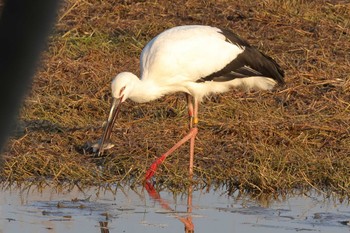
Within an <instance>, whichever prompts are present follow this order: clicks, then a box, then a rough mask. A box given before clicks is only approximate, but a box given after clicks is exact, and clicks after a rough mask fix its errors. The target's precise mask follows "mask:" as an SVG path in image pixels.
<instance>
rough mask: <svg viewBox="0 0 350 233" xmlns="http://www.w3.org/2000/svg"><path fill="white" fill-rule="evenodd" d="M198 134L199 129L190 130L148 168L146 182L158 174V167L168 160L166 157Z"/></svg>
mask: <svg viewBox="0 0 350 233" xmlns="http://www.w3.org/2000/svg"><path fill="white" fill-rule="evenodd" d="M197 132H198V129H197V128H196V127H194V128H192V129H191V130H190V132H189V133H188V134H187V135H186V136H185V137H184V138H182V139H181V140H180V141H179V142H178V143H176V144H175V145H174V146H173V147H172V148H171V149H170V150H168V151H167V152H166V153H165V154H163V155H162V156H160V157H159V158H158V159H157V160H156V161H155V162H154V163H152V165H151V166H150V167H149V168H148V170H147V172H146V175H145V180H146V181H148V180H149V179H151V178H152V176H153V175H154V173H155V172H156V170H157V167H158V165H160V164H161V163H162V162H163V161H164V160H165V159H166V157H168V156H169V155H170V154H171V153H173V152H174V151H175V150H176V149H177V148H179V147H180V146H181V145H182V144H184V143H185V142H187V141H188V140H189V139H191V138H195V137H196V134H197Z"/></svg>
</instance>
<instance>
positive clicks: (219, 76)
mask: <svg viewBox="0 0 350 233" xmlns="http://www.w3.org/2000/svg"><path fill="white" fill-rule="evenodd" d="M221 33H222V34H223V35H224V36H225V37H226V41H227V42H229V43H232V44H235V45H237V46H239V47H240V48H242V49H243V50H244V51H243V52H242V53H241V54H239V55H238V56H237V57H236V58H235V59H233V60H232V61H231V62H230V63H228V64H227V65H226V66H225V67H223V68H222V69H221V70H219V71H217V72H214V73H212V74H210V75H208V76H206V77H202V78H200V79H199V80H197V82H206V81H215V82H226V81H231V80H233V79H236V78H246V77H253V76H260V77H268V78H272V79H274V80H276V81H277V82H278V83H280V84H284V80H283V77H284V71H283V70H282V68H281V67H280V66H279V65H278V64H277V63H276V61H275V60H273V59H272V58H271V57H269V56H267V55H265V54H263V53H262V52H260V51H259V50H257V49H256V48H254V47H252V46H250V45H249V43H248V42H247V41H245V40H243V39H241V38H240V37H239V36H237V35H236V34H234V33H233V32H230V31H227V30H223V29H222V32H221Z"/></svg>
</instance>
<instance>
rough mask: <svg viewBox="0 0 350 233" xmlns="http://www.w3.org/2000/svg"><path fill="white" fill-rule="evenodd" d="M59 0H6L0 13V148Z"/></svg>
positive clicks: (7, 134) (29, 81)
mask: <svg viewBox="0 0 350 233" xmlns="http://www.w3.org/2000/svg"><path fill="white" fill-rule="evenodd" d="M58 2H59V1H58V0H36V1H30V0H7V1H4V2H2V3H4V5H3V6H2V7H3V9H2V12H1V14H0V16H1V19H0V109H1V114H0V148H3V146H4V144H5V142H6V139H7V137H8V136H9V133H10V131H11V128H12V126H13V125H14V123H15V120H16V118H17V114H18V110H19V107H20V106H21V103H22V100H23V98H24V96H25V93H26V91H27V90H28V88H29V87H30V84H31V81H32V76H33V75H34V72H35V67H36V65H37V63H38V60H39V56H40V52H41V51H42V49H43V48H44V47H45V44H46V43H45V42H46V38H47V36H48V34H49V32H50V29H51V27H52V25H53V23H54V21H55V18H56V14H57V13H56V10H57V8H58Z"/></svg>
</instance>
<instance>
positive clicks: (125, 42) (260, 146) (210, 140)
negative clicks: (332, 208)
mask: <svg viewBox="0 0 350 233" xmlns="http://www.w3.org/2000/svg"><path fill="white" fill-rule="evenodd" d="M349 15H350V5H349V4H348V3H346V1H334V0H333V1H301V0H288V1H279V0H264V1H253V0H251V1H243V0H242V1H234V2H233V3H232V2H231V1H228V0H221V1H205V0H201V1H195V0H189V1H176V3H174V2H173V1H129V0H124V1H118V2H116V1H112V0H100V1H93V0H66V1H65V2H64V4H63V6H62V8H61V10H60V12H59V14H58V22H57V24H56V27H55V29H54V30H53V33H52V36H51V38H50V42H49V46H48V49H47V51H46V52H45V53H44V55H43V59H42V65H41V67H40V68H39V69H38V72H37V75H36V78H35V80H34V83H33V87H32V90H31V93H30V94H29V95H28V98H27V99H26V101H25V104H24V106H23V109H22V111H21V115H20V117H19V121H20V122H21V123H20V124H19V127H18V130H17V133H16V134H15V135H14V137H13V138H12V139H11V140H10V142H9V144H8V148H7V150H6V151H5V153H4V156H5V160H6V161H5V162H6V163H5V169H4V170H3V173H2V176H3V177H4V180H6V181H8V182H15V181H26V180H45V179H51V180H54V181H57V182H65V181H68V182H74V183H80V184H85V185H86V184H101V183H115V182H116V183H124V182H128V183H131V184H138V183H141V182H142V181H143V176H144V173H145V171H146V169H147V168H148V166H149V165H150V164H151V163H152V162H153V161H154V160H155V158H157V157H158V156H159V155H161V153H163V152H165V151H166V150H167V149H168V148H169V147H170V145H172V144H173V143H175V142H176V141H177V140H178V139H180V138H181V136H182V135H184V134H185V133H186V130H187V127H186V126H187V116H186V105H185V101H184V97H183V96H182V95H181V94H179V95H173V96H167V97H164V98H162V99H160V100H157V101H154V102H152V103H147V104H134V103H132V102H127V103H126V104H125V105H124V108H123V109H122V112H121V116H120V119H119V121H118V124H117V125H116V127H115V130H114V131H115V133H114V134H113V135H112V140H113V142H115V143H116V145H117V146H116V147H115V148H113V149H112V150H110V151H108V155H107V157H105V158H94V157H93V156H92V155H91V154H90V153H89V152H88V151H86V150H85V145H86V143H87V142H93V141H96V140H97V139H98V138H99V137H100V136H101V134H102V130H103V128H102V123H103V121H105V120H106V117H107V114H108V110H109V105H110V81H111V78H112V77H114V76H115V75H116V74H117V73H118V72H120V71H125V70H128V71H131V72H134V73H136V74H138V73H139V61H138V59H139V55H140V52H141V50H142V48H143V46H144V45H145V44H146V43H147V41H149V40H150V39H151V38H152V37H153V36H155V35H157V34H158V33H159V32H161V31H163V30H164V29H166V28H169V27H172V26H176V25H183V24H208V25H215V26H220V27H224V28H229V29H232V30H234V31H236V32H237V33H238V34H240V35H241V36H242V37H244V38H246V39H248V40H249V41H250V42H251V44H253V45H255V46H257V47H259V48H260V49H261V50H262V51H264V52H266V53H268V54H269V55H271V56H272V57H274V58H275V59H276V60H277V61H278V63H279V64H280V65H281V66H282V67H283V68H284V69H285V71H286V82H287V86H286V87H284V88H283V89H278V90H276V91H274V92H261V93H259V92H257V93H241V92H239V91H232V92H230V93H226V94H224V95H220V96H216V97H212V98H210V99H208V100H205V101H204V104H202V106H201V108H200V115H201V119H200V120H201V121H200V124H199V135H198V139H197V142H196V143H197V144H196V157H195V174H196V183H198V184H200V185H223V184H224V185H227V187H228V188H229V189H230V190H235V189H237V188H239V189H241V190H244V191H249V192H250V191H252V192H258V193H277V192H284V191H288V190H293V189H295V188H315V189H318V190H328V191H332V192H335V193H338V194H341V195H345V196H349V194H350V176H349V170H350V168H349V166H350V157H349V155H350V137H349V133H350V126H349V125H350V114H349V113H350V62H349V61H350V30H349V28H350V27H349V26H350V16H349ZM187 152H188V148H187V147H184V148H181V149H180V150H179V151H177V152H176V153H175V154H174V155H173V156H171V157H170V158H169V159H168V160H167V161H166V162H165V163H164V165H162V166H161V167H160V170H159V171H158V173H157V184H158V185H161V186H162V187H166V188H169V189H177V188H182V187H184V186H186V184H188V182H189V181H188V180H187V179H186V177H187V176H186V175H187V167H188V156H187V154H188V153H187Z"/></svg>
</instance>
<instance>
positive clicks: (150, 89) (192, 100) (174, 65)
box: [97, 25, 284, 180]
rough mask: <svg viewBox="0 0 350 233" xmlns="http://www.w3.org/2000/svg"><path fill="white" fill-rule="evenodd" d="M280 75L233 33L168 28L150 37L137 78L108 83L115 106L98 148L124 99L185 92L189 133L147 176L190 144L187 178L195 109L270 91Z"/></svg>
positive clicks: (278, 69)
mask: <svg viewBox="0 0 350 233" xmlns="http://www.w3.org/2000/svg"><path fill="white" fill-rule="evenodd" d="M283 78H284V72H283V70H282V69H281V67H280V66H279V65H278V64H277V63H276V62H275V61H274V60H273V59H272V58H271V57H269V56H267V55H265V54H264V53H262V52H260V51H259V50H257V49H256V48H254V47H252V46H250V45H249V43H248V42H247V41H245V40H243V39H241V38H240V37H239V36H237V35H236V34H235V33H233V32H231V31H228V30H225V29H221V28H218V27H211V26H202V25H188V26H178V27H174V28H171V29H168V30H166V31H164V32H162V33H160V34H159V35H158V36H156V37H155V38H153V39H152V40H151V41H150V42H149V43H148V44H147V45H146V47H145V48H144V49H143V51H142V53H141V78H138V77H137V76H136V75H134V74H132V73H130V72H122V73H119V74H118V75H117V76H116V77H115V78H114V80H113V81H112V96H113V103H112V107H111V110H110V113H109V116H108V120H107V124H106V128H105V131H104V134H103V136H102V138H101V141H100V143H99V145H98V146H97V147H98V148H99V154H102V153H103V150H104V149H106V145H107V142H108V141H109V138H110V135H111V132H112V127H113V125H114V122H115V120H116V118H117V115H118V111H119V107H120V105H121V104H122V103H123V102H124V101H125V100H127V99H131V100H132V101H135V102H138V103H143V102H148V101H152V100H155V99H158V98H160V97H162V96H164V95H167V94H171V93H175V92H184V93H185V94H186V98H187V102H188V112H189V117H190V124H189V125H190V132H189V133H188V134H187V135H186V136H185V137H184V138H183V139H182V140H180V141H179V142H178V143H177V144H175V145H174V146H173V147H172V148H171V149H170V150H169V151H168V152H166V153H165V154H163V155H162V156H161V157H160V158H159V159H158V160H157V161H155V162H154V163H153V164H152V165H151V167H150V168H149V170H148V171H147V174H146V180H148V179H150V178H151V177H152V176H153V174H154V172H155V170H156V168H157V166H158V165H159V164H160V163H161V162H162V161H163V160H164V159H165V158H166V157H167V156H168V155H169V154H171V153H172V152H173V151H174V150H176V149H177V148H178V147H179V146H181V145H182V144H183V143H184V142H186V141H187V140H190V139H191V140H190V176H192V173H193V156H194V142H195V137H196V134H197V132H198V129H197V123H198V104H199V103H200V102H201V100H202V99H203V97H205V96H208V95H210V94H215V93H222V92H226V91H229V89H230V88H243V89H246V90H249V89H255V90H270V89H272V88H273V87H274V86H275V85H276V84H284V80H283Z"/></svg>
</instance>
